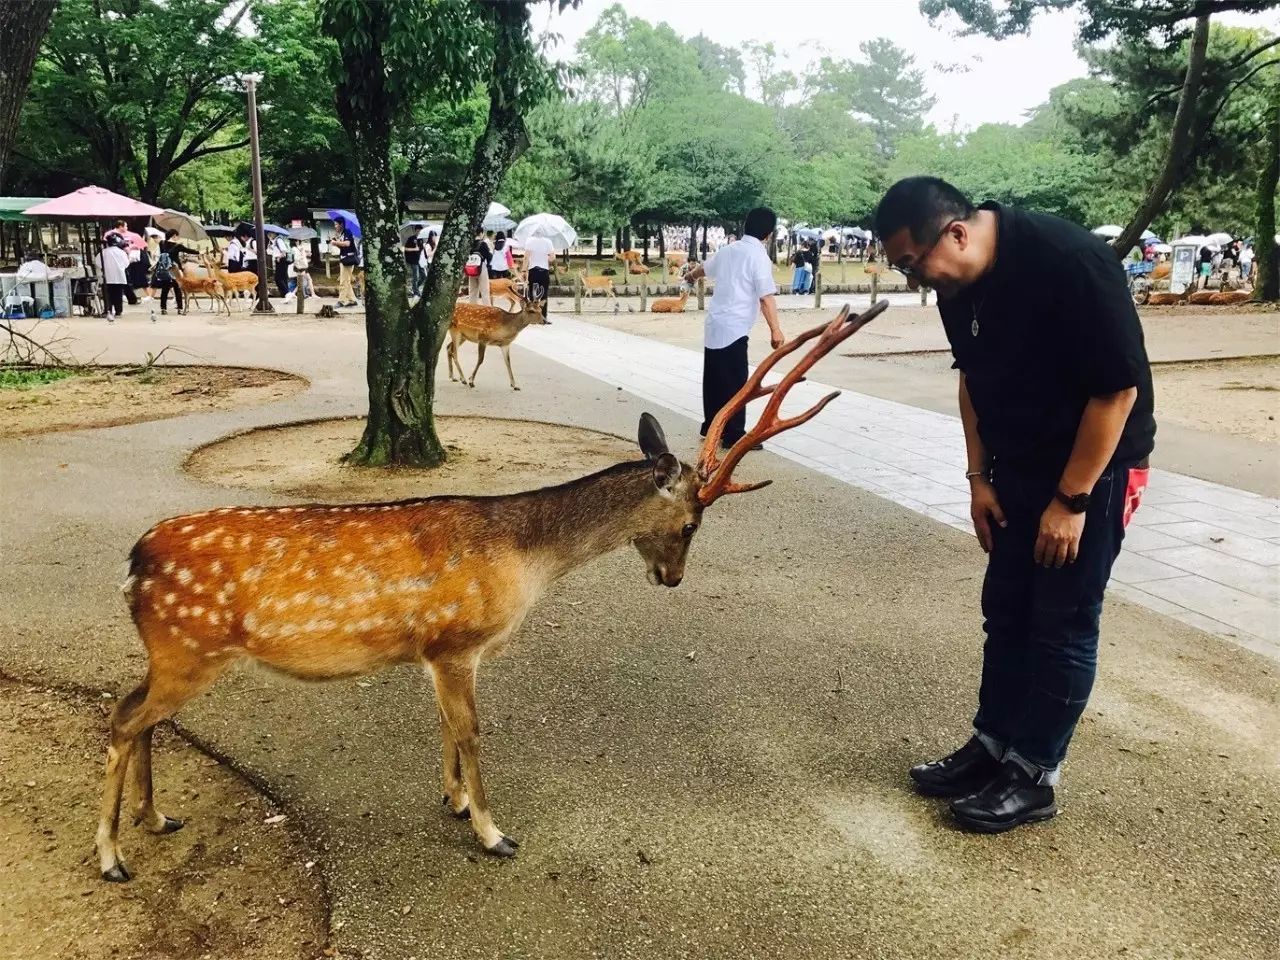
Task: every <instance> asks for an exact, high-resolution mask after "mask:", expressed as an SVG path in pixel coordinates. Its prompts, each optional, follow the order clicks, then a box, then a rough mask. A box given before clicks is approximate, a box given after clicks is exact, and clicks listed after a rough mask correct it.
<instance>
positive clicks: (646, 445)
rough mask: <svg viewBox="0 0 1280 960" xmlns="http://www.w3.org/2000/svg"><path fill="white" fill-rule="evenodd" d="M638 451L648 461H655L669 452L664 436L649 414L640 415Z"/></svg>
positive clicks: (654, 419) (656, 422) (655, 420)
mask: <svg viewBox="0 0 1280 960" xmlns="http://www.w3.org/2000/svg"><path fill="white" fill-rule="evenodd" d="M640 449H641V450H642V451H644V455H645V456H646V457H647V458H648V459H650V460H657V459H658V457H660V456H661V455H662V454H664V453H667V452H668V451H669V450H670V447H668V446H667V437H666V434H664V433H663V432H662V427H661V426H660V425H659V423H658V421H657V419H656V418H655V417H654V416H653V414H651V413H642V414H640Z"/></svg>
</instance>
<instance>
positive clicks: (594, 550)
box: [503, 462, 658, 583]
mask: <svg viewBox="0 0 1280 960" xmlns="http://www.w3.org/2000/svg"><path fill="white" fill-rule="evenodd" d="M656 496H658V493H657V490H656V489H655V487H654V484H653V468H652V467H651V465H650V464H649V463H647V462H637V463H625V464H619V465H618V466H616V467H610V468H609V469H608V470H603V471H601V472H600V473H594V474H592V475H590V476H588V477H583V478H582V479H580V480H574V481H572V482H570V483H566V484H562V485H560V486H558V487H547V488H544V489H542V490H534V491H531V492H529V493H523V494H516V495H515V496H513V497H510V498H503V499H504V500H507V501H508V504H509V507H510V509H509V510H507V511H504V512H506V514H507V516H508V517H509V518H510V522H511V524H512V526H513V528H514V529H513V530H512V533H513V539H514V540H515V542H516V544H517V546H518V547H519V548H520V549H521V551H522V552H524V553H525V554H526V555H527V556H528V557H529V559H530V561H531V563H532V564H533V565H534V566H536V567H538V568H540V569H541V570H542V571H543V572H544V576H545V577H546V580H547V582H548V583H549V582H551V581H553V580H557V579H559V578H560V577H562V576H564V575H565V574H566V573H568V572H569V571H570V570H573V569H574V568H576V567H579V566H581V565H582V564H584V563H586V562H587V561H589V560H593V559H595V558H596V557H599V556H602V555H603V554H606V553H609V552H611V551H613V550H616V549H617V548H618V547H621V546H622V545H623V544H626V543H628V542H629V541H631V540H632V539H633V538H634V537H635V536H636V535H637V534H638V533H640V532H641V523H642V520H643V518H644V515H645V513H646V508H647V506H648V505H649V504H650V503H651V502H652V500H653V498H654V497H656Z"/></svg>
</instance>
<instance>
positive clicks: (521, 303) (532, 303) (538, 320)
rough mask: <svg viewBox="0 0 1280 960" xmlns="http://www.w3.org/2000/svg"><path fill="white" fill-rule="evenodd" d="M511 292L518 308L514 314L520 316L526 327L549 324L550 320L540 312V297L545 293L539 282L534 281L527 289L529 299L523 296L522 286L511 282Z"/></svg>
mask: <svg viewBox="0 0 1280 960" xmlns="http://www.w3.org/2000/svg"><path fill="white" fill-rule="evenodd" d="M511 292H512V294H513V295H514V296H515V298H516V305H517V307H518V309H517V310H516V314H517V315H518V316H519V317H520V322H521V324H523V325H524V326H526V327H529V326H536V325H539V324H541V325H543V326H550V325H551V321H550V320H548V319H547V318H546V317H545V316H543V314H542V298H543V297H544V296H545V295H546V288H545V287H543V286H542V284H540V283H535V284H533V286H532V287H531V288H530V289H529V297H530V299H528V300H526V299H525V297H524V293H525V291H524V288H523V286H517V285H516V284H512V286H511Z"/></svg>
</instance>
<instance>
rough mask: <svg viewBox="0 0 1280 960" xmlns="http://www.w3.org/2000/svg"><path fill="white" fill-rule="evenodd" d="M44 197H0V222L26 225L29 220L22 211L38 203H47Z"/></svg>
mask: <svg viewBox="0 0 1280 960" xmlns="http://www.w3.org/2000/svg"><path fill="white" fill-rule="evenodd" d="M47 202H48V198H46V197H0V221H3V222H8V223H26V222H27V221H29V220H30V219H31V218H30V217H28V216H27V215H26V214H25V213H23V212H22V211H24V210H26V209H27V207H34V206H35V205H36V204H39V203H47Z"/></svg>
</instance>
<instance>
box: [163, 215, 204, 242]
mask: <svg viewBox="0 0 1280 960" xmlns="http://www.w3.org/2000/svg"><path fill="white" fill-rule="evenodd" d="M151 222H152V223H154V224H155V225H156V226H157V227H159V228H160V229H161V230H177V231H178V238H179V239H181V240H191V241H193V242H195V243H208V242H209V234H208V232H207V231H206V230H205V226H204V224H203V223H201V222H200V221H199V220H197V219H196V218H195V217H193V216H191V214H189V213H183V212H182V211H181V210H161V211H160V212H159V213H156V214H152V216H151Z"/></svg>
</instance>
